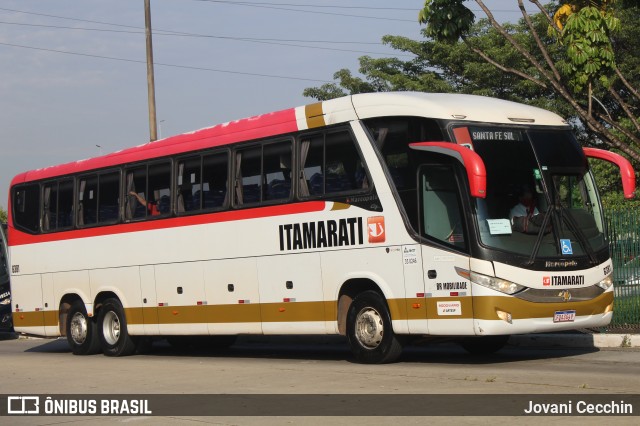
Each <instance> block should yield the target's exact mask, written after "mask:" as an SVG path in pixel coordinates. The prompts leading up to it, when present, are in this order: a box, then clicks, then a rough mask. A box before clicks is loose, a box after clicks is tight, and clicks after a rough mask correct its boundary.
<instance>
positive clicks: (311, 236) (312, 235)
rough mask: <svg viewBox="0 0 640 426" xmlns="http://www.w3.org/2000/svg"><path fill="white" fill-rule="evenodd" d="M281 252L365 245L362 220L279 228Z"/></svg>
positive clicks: (295, 224) (320, 222) (331, 221)
mask: <svg viewBox="0 0 640 426" xmlns="http://www.w3.org/2000/svg"><path fill="white" fill-rule="evenodd" d="M278 232H279V235H280V251H285V250H304V249H314V248H322V247H341V246H355V245H362V244H364V235H363V232H362V218H361V217H350V218H346V219H339V220H321V221H318V222H303V223H290V224H286V225H280V226H279V227H278Z"/></svg>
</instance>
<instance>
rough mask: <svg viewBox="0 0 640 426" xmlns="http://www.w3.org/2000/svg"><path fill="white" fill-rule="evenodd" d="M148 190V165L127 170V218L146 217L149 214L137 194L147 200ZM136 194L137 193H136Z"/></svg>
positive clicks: (125, 215)
mask: <svg viewBox="0 0 640 426" xmlns="http://www.w3.org/2000/svg"><path fill="white" fill-rule="evenodd" d="M146 192H147V167H146V166H143V167H138V168H135V169H130V170H127V171H126V181H125V197H124V199H125V206H124V218H125V220H127V221H129V220H137V219H144V218H145V217H146V216H147V212H146V209H145V207H144V205H142V204H141V203H140V202H139V201H138V198H137V197H136V195H138V196H139V197H141V198H142V199H144V200H146V195H147V194H146ZM134 194H136V195H134Z"/></svg>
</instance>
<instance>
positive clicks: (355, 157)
mask: <svg viewBox="0 0 640 426" xmlns="http://www.w3.org/2000/svg"><path fill="white" fill-rule="evenodd" d="M325 168H326V178H325V179H326V183H325V193H326V194H330V193H334V192H344V191H351V190H357V189H362V188H367V187H368V180H367V175H366V172H365V170H364V167H363V162H362V159H361V158H360V154H359V153H358V150H357V149H356V146H355V143H354V141H353V139H352V138H351V133H349V132H347V131H343V132H336V133H329V134H327V137H326V139H325Z"/></svg>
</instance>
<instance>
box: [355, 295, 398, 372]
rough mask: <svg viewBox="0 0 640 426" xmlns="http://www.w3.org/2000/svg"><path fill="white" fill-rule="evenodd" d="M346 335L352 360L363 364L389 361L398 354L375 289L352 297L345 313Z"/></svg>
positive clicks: (396, 339)
mask: <svg viewBox="0 0 640 426" xmlns="http://www.w3.org/2000/svg"><path fill="white" fill-rule="evenodd" d="M347 338H348V339H349V345H350V346H351V352H353V355H354V356H355V358H356V361H358V362H360V363H363V364H385V363H389V362H393V361H395V360H396V359H398V357H399V356H400V354H401V353H402V343H401V341H400V339H398V336H396V335H395V333H394V332H393V328H392V326H391V316H390V315H389V308H387V303H386V301H385V300H384V298H383V297H382V296H381V295H380V294H378V293H376V292H375V291H371V290H369V291H365V292H363V293H360V294H359V295H357V296H356V298H355V299H353V302H352V303H351V306H349V312H348V313H347Z"/></svg>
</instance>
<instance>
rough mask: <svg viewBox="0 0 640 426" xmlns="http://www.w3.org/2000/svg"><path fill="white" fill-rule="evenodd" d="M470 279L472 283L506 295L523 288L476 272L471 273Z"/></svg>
mask: <svg viewBox="0 0 640 426" xmlns="http://www.w3.org/2000/svg"><path fill="white" fill-rule="evenodd" d="M470 279H471V282H473V283H476V284H480V285H481V286H484V287H487V288H490V289H492V290H496V291H499V292H501V293H506V294H515V293H517V292H519V291H521V290H523V289H524V288H525V287H524V286H522V285H520V284H516V283H513V282H511V281H507V280H503V279H500V278H495V277H488V276H486V275H482V274H478V273H476V272H471V276H470Z"/></svg>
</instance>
